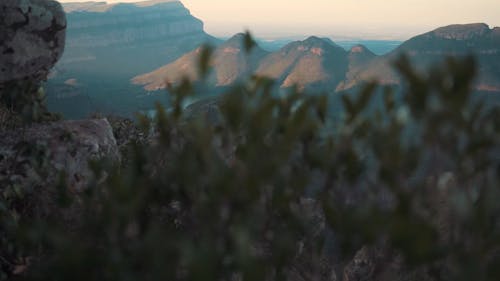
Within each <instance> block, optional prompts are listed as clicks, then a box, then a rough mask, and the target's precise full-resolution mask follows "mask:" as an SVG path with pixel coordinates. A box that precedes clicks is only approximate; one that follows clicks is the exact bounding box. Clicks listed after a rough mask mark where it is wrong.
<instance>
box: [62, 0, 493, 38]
mask: <svg viewBox="0 0 500 281" xmlns="http://www.w3.org/2000/svg"><path fill="white" fill-rule="evenodd" d="M76 1H78V0H76ZM137 1H138V0H118V1H115V0H108V1H107V2H137ZM60 2H75V0H61V1H60ZM181 2H182V3H184V5H185V6H186V7H187V8H188V9H189V10H191V13H192V14H193V15H194V16H196V17H198V18H199V19H201V20H202V21H203V22H204V23H205V29H206V31H207V32H208V33H210V34H212V35H215V36H230V35H232V34H234V33H237V32H241V31H243V30H245V29H250V30H251V31H252V32H253V33H254V34H255V35H256V36H260V37H269V38H270V37H279V36H289V35H320V36H341V37H342V36H345V37H347V36H349V37H358V38H366V39H373V38H380V39H391V38H394V39H407V38H409V37H411V36H414V35H417V34H419V33H422V32H425V31H430V30H431V29H434V28H436V27H440V26H444V25H448V24H454V23H473V22H484V23H486V24H488V25H490V27H493V26H500V0H183V1H181Z"/></svg>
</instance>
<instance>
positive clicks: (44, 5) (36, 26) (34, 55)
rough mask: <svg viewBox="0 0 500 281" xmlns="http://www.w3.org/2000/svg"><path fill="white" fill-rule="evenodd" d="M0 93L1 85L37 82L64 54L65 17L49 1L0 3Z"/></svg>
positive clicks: (12, 0)
mask: <svg viewBox="0 0 500 281" xmlns="http://www.w3.org/2000/svg"><path fill="white" fill-rule="evenodd" d="M0 13H1V15H0V93H1V90H2V84H4V83H8V82H13V81H19V80H21V81H23V80H28V81H30V82H34V83H36V82H39V81H41V80H43V79H45V78H46V77H47V75H48V73H49V70H50V69H51V68H52V67H53V66H54V64H55V63H56V62H57V61H58V60H59V58H60V57H61V55H62V53H63V51H64V42H65V36H66V31H65V30H66V17H65V14H64V11H63V9H62V7H61V5H60V4H59V3H58V2H56V1H52V0H2V1H1V2H0Z"/></svg>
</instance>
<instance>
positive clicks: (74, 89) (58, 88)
mask: <svg viewBox="0 0 500 281" xmlns="http://www.w3.org/2000/svg"><path fill="white" fill-rule="evenodd" d="M63 7H64V10H65V11H66V16H67V19H68V30H67V40H66V51H65V54H64V56H63V57H62V58H61V60H60V62H59V63H58V64H57V65H56V69H55V70H54V71H53V73H52V74H53V75H52V77H51V79H50V80H49V82H48V84H47V86H46V89H47V93H48V105H49V108H50V109H51V110H53V111H57V112H61V113H63V114H64V115H65V116H67V117H70V118H81V117H86V116H88V115H90V114H91V113H93V112H96V111H97V112H107V113H109V112H113V113H114V114H121V115H127V116H132V114H133V113H134V112H137V111H138V110H141V109H144V108H151V107H153V106H154V103H155V101H157V100H158V99H159V98H158V96H156V97H153V96H148V95H147V93H145V92H144V91H143V90H141V88H140V87H137V86H134V85H131V84H130V82H129V81H130V79H131V78H132V77H134V76H136V75H138V74H141V73H146V72H150V71H151V70H153V69H156V68H158V67H160V66H162V65H165V64H167V63H170V62H172V61H174V60H175V59H176V58H178V57H180V56H181V55H182V54H185V53H187V52H189V51H192V50H194V49H195V48H197V47H198V46H199V45H201V44H203V43H206V42H216V41H217V40H216V39H215V38H213V37H211V36H209V35H208V34H206V33H205V32H204V31H203V23H202V22H201V21H200V20H199V19H197V18H195V17H193V16H192V15H191V13H190V12H189V10H188V9H187V8H186V7H185V6H184V5H183V4H182V3H181V2H180V1H174V0H156V1H145V2H137V3H114V4H107V3H106V2H84V3H64V4H63ZM67 81H73V82H74V83H71V84H68V83H67ZM74 104H78V105H79V106H78V108H76V109H75V108H74Z"/></svg>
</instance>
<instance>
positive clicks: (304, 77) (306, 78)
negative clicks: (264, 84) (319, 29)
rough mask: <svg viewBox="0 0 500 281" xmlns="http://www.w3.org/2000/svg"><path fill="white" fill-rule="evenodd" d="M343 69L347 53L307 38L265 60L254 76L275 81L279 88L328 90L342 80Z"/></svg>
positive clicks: (328, 44)
mask: <svg viewBox="0 0 500 281" xmlns="http://www.w3.org/2000/svg"><path fill="white" fill-rule="evenodd" d="M347 67H348V58H347V52H346V51H345V50H344V49H343V48H341V47H340V46H337V45H335V44H334V43H331V42H328V41H326V40H324V39H320V38H318V37H309V38H307V39H306V40H304V41H297V42H292V43H290V44H288V45H286V46H285V47H283V48H282V49H281V50H279V51H278V52H274V53H272V54H270V55H268V56H267V57H265V58H264V59H263V60H262V61H261V62H260V64H259V67H258V68H257V72H256V73H257V74H258V75H263V76H268V77H271V78H274V79H277V80H278V82H279V83H280V85H281V87H291V86H293V85H297V86H299V87H301V88H306V87H307V88H314V89H318V90H331V89H335V87H336V85H337V84H338V83H339V82H340V81H341V80H342V79H343V78H344V76H345V73H346V71H347Z"/></svg>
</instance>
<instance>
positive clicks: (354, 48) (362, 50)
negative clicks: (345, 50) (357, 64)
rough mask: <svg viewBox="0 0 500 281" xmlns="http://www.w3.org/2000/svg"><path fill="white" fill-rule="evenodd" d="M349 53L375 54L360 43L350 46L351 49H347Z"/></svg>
mask: <svg viewBox="0 0 500 281" xmlns="http://www.w3.org/2000/svg"><path fill="white" fill-rule="evenodd" d="M349 53H350V54H370V55H373V56H375V54H374V53H373V52H372V51H370V50H369V49H368V48H367V47H366V46H365V45H361V44H358V45H354V46H352V47H351V49H350V50H349Z"/></svg>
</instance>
